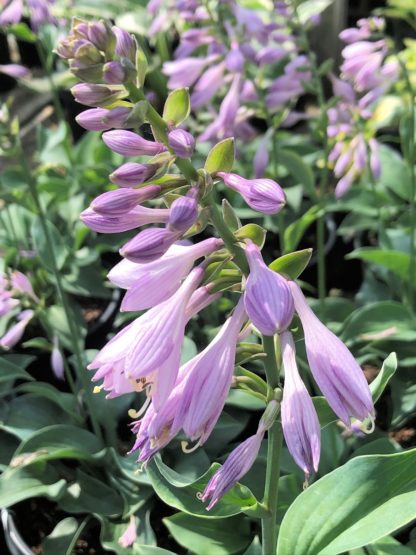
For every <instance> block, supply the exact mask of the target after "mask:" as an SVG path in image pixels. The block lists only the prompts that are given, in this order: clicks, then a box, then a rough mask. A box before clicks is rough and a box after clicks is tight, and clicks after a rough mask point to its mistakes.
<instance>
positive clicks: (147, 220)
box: [80, 206, 169, 233]
mask: <svg viewBox="0 0 416 555" xmlns="http://www.w3.org/2000/svg"><path fill="white" fill-rule="evenodd" d="M168 217H169V210H167V209H163V208H160V209H156V208H145V207H144V206H136V207H135V208H133V209H132V210H130V211H129V212H126V213H124V214H121V215H119V216H108V215H104V214H99V213H98V212H95V211H94V210H92V208H87V209H86V210H84V211H83V212H82V213H81V215H80V218H81V220H82V221H83V222H84V224H85V225H86V226H87V227H89V228H90V229H92V230H93V231H96V232H98V233H122V232H123V231H130V230H131V229H135V228H136V227H140V226H142V225H146V224H153V223H165V222H166V221H167V220H168Z"/></svg>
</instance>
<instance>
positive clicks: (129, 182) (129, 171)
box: [110, 162, 160, 187]
mask: <svg viewBox="0 0 416 555" xmlns="http://www.w3.org/2000/svg"><path fill="white" fill-rule="evenodd" d="M159 169H160V165H159V164H136V163H135V162H128V163H127V164H123V165H122V166H120V167H119V168H117V169H116V170H115V171H114V172H113V173H112V174H110V181H112V182H113V183H115V184H116V185H118V186H119V187H134V186H135V185H140V184H141V183H144V182H145V181H148V180H149V179H150V178H151V177H153V176H154V175H155V174H156V173H157V172H158V171H159Z"/></svg>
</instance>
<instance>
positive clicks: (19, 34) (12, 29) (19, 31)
mask: <svg viewBox="0 0 416 555" xmlns="http://www.w3.org/2000/svg"><path fill="white" fill-rule="evenodd" d="M7 32H8V33H11V34H12V35H14V36H15V37H16V38H18V39H20V40H24V41H26V42H36V40H37V38H36V35H35V33H34V32H33V31H31V30H30V28H29V27H28V26H27V24H26V23H23V22H20V23H15V24H14V25H10V26H9V27H7Z"/></svg>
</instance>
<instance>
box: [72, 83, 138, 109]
mask: <svg viewBox="0 0 416 555" xmlns="http://www.w3.org/2000/svg"><path fill="white" fill-rule="evenodd" d="M71 92H72V94H73V95H74V98H75V100H76V101H77V102H79V103H80V104H85V105H86V106H92V107H100V106H103V107H105V106H106V105H108V104H112V103H113V102H115V101H116V100H119V99H120V98H125V97H126V96H128V92H127V91H126V90H125V89H124V87H117V86H114V85H113V86H107V85H96V84H91V83H79V84H78V85H75V86H74V87H72V89H71Z"/></svg>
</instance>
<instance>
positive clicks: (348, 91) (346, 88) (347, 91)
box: [329, 73, 356, 104]
mask: <svg viewBox="0 0 416 555" xmlns="http://www.w3.org/2000/svg"><path fill="white" fill-rule="evenodd" d="M329 78H330V79H331V83H332V90H333V91H334V95H335V96H339V97H340V98H341V99H342V100H343V101H344V102H347V103H349V104H355V102H356V94H355V91H354V89H353V87H352V85H351V84H350V83H348V81H344V80H343V79H339V78H338V77H336V76H335V75H334V74H333V73H330V75H329Z"/></svg>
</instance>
